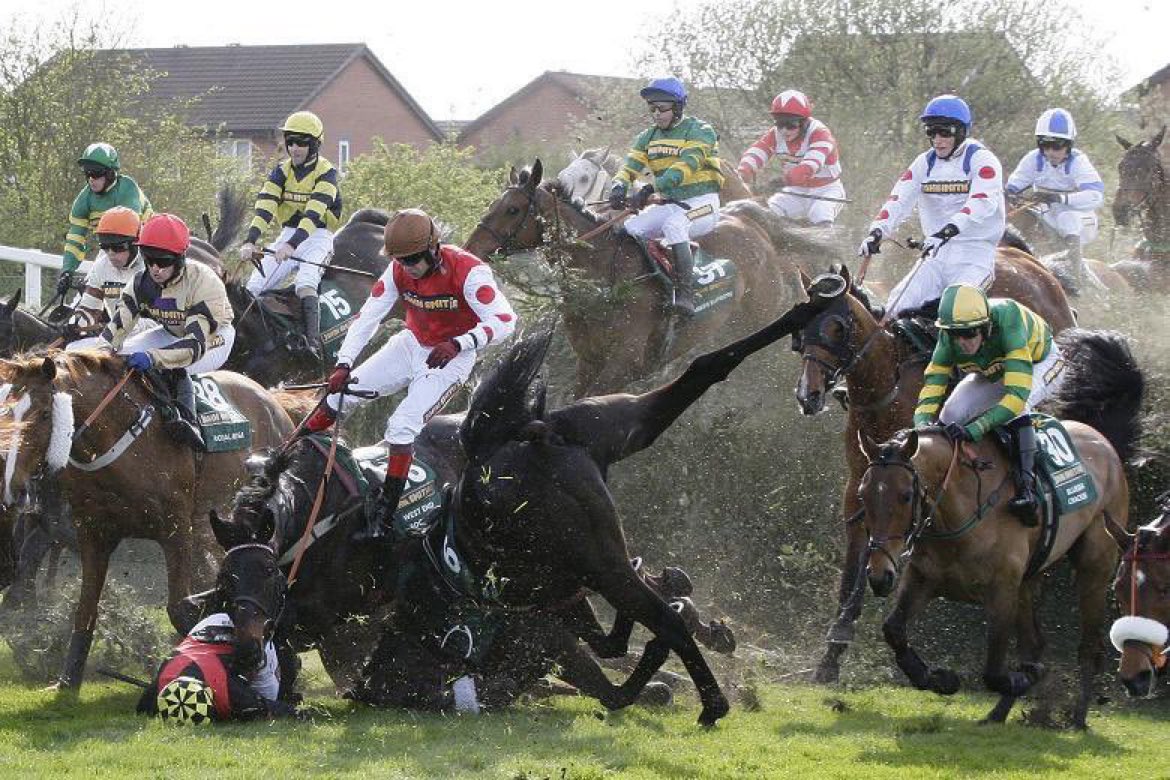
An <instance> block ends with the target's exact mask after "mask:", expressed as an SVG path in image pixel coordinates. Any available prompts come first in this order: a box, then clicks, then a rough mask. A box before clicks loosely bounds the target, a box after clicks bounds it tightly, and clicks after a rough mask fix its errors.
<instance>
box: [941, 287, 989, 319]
mask: <svg viewBox="0 0 1170 780" xmlns="http://www.w3.org/2000/svg"><path fill="white" fill-rule="evenodd" d="M989 322H991V308H990V306H988V303H987V294H986V293H984V292H983V289H982V288H980V287H975V286H973V285H970V284H952V285H951V286H950V287H948V288H947V289H945V290H943V294H942V299H941V300H940V301H939V302H938V319H937V320H936V321H935V323H934V324H935V325H937V326H938V327H939V328H940V329H941V330H956V329H963V328H977V327H980V326H982V325H986V324H987V323H989Z"/></svg>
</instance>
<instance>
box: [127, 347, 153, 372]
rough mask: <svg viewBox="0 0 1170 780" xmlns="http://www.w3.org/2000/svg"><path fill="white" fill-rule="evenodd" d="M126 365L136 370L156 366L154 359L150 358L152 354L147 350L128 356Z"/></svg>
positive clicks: (146, 369)
mask: <svg viewBox="0 0 1170 780" xmlns="http://www.w3.org/2000/svg"><path fill="white" fill-rule="evenodd" d="M126 365H128V366H129V367H130V368H132V369H134V370H135V371H149V370H150V369H151V368H153V367H154V361H153V360H151V359H150V355H149V354H147V353H146V352H135V353H134V354H132V355H131V356H130V357H128V358H126Z"/></svg>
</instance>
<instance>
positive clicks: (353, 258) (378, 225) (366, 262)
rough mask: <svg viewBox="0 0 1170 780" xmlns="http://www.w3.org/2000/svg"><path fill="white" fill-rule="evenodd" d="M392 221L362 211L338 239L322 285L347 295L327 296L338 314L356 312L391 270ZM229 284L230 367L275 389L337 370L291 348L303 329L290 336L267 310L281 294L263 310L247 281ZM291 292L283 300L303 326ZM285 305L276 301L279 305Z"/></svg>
mask: <svg viewBox="0 0 1170 780" xmlns="http://www.w3.org/2000/svg"><path fill="white" fill-rule="evenodd" d="M389 219H390V215H389V213H388V212H386V211H383V210H381V209H360V210H359V211H356V212H354V214H353V216H351V217H350V218H349V221H348V222H347V223H346V224H345V225H344V226H343V227H342V228H341V230H339V231H337V234H336V235H335V236H334V238H333V255H332V259H331V260H330V264H331V265H330V267H329V268H328V269H326V271H325V274H324V276H323V277H322V280H321V283H322V285H325V284H327V283H328V284H330V285H331V286H336V287H338V288H339V289H340V291H341V292H342V297H338V296H328V297H326V296H323V299H324V300H325V304H324V305H326V306H330V307H333V308H334V309H335V310H336V311H335V313H336V315H338V316H340V317H344V316H347V315H349V314H351V313H353V312H356V311H357V309H358V308H360V307H361V305H362V303H364V302H365V300H366V296H367V295H369V292H370V287H371V286H372V284H373V282H374V281H375V280H376V279H377V277H379V276H381V274H382V271H383V270H385V268H386V262H387V260H386V257H385V255H383V254H382V246H383V239H382V231H383V230H384V228H385V227H386V222H387V220H389ZM343 268H350V269H354V270H357V271H364V272H365V273H367V274H370V275H372V277H371V276H362V275H359V274H352V273H349V272H347V271H344V270H341V269H343ZM225 286H226V287H227V292H228V297H229V298H230V299H231V302H232V309H233V310H234V312H235V323H234V324H235V327H236V343H235V345H234V346H233V348H232V354H231V357H229V358H228V362H227V363H225V364H224V368H225V369H228V370H231V371H239V372H240V373H242V374H245V375H247V376H250V377H251V378H252V379H255V380H256V381H257V382H259V383H260V384H261V385H264V386H265V387H271V386H273V385H275V384H276V383H277V382H281V381H285V382H301V381H309V380H312V379H314V378H319V377H321V376H323V375H324V373H325V371H326V370H327V369H329V368H332V366H331V365H330V366H325V365H322V363H321V361H319V360H315V359H313V358H312V357H310V356H309V355H307V354H305V353H304V352H303V351H301V350H297V349H293V348H292V347H291V345H290V343H289V336H290V335H299V331H298V332H297V333H296V334H289V333H287V332H285V331H284V329H283V328H282V327H281V326H280V325H279V324H277V322H276V321H275V320H274V319H273V317H272V315H271V314H270V313H269V312H268V310H267V306H268V305H269V304H268V301H277V300H278V299H280V298H281V295H280V294H276V295H274V294H268V293H266V294H265V295H263V296H262V300H264V301H265V306H260V305H257V304H254V303H253V299H252V295H251V293H249V292H248V291H247V290H246V289H245V288H244V284H243V282H242V281H241V280H239V279H229V280H227V282H226V283H225ZM288 293H289V297H288V299H287V300H285V301H283V303H285V304H287V306H286V307H285V308H287V314H288V316H292V317H293V318H295V319H296V320H297V321H298V322H299V318H300V304H299V303H297V302H296V299H295V298H294V297H292V291H291V290H289V291H288ZM280 304H281V302H276V303H275V305H277V306H278V307H279V306H280ZM294 327H299V326H294Z"/></svg>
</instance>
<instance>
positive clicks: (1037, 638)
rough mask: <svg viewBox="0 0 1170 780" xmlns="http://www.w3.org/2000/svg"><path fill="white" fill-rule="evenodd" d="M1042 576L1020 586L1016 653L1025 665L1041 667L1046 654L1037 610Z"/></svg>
mask: <svg viewBox="0 0 1170 780" xmlns="http://www.w3.org/2000/svg"><path fill="white" fill-rule="evenodd" d="M1040 582H1041V579H1040V577H1034V578H1032V580H1031V581H1029V582H1025V583H1024V585H1023V587H1021V588H1020V603H1019V607H1018V610H1017V612H1016V654H1017V655H1018V656H1019V657H1020V661H1021V662H1022V663H1023V664H1025V665H1028V664H1030V665H1032V666H1035V667H1037V668H1039V665H1040V657H1041V656H1042V655H1043V654H1044V646H1045V642H1044V634H1043V632H1041V630H1040V615H1039V614H1037V612H1036V601H1037V596H1039V594H1040Z"/></svg>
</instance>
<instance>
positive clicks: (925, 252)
mask: <svg viewBox="0 0 1170 780" xmlns="http://www.w3.org/2000/svg"><path fill="white" fill-rule="evenodd" d="M957 235H959V229H958V228H957V227H955V226H954V225H952V224H951V223H950V222H948V223H947V224H945V225H943V226H942V230H940V231H938V232H937V233H935V234H934V235H933V236H927V237H926V238H924V239H923V240H922V259H923V260H926V259H927V258H929V257H933V256H934V255H936V254H938V250H940V249H942V246H943V244H945V243H946V242H948V241H950V240H951V239H952V238H954V237H955V236H957Z"/></svg>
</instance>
